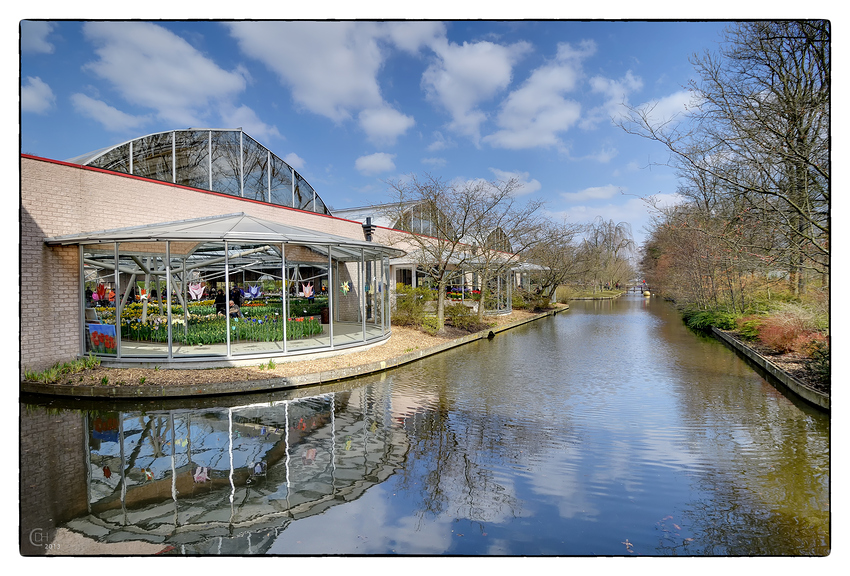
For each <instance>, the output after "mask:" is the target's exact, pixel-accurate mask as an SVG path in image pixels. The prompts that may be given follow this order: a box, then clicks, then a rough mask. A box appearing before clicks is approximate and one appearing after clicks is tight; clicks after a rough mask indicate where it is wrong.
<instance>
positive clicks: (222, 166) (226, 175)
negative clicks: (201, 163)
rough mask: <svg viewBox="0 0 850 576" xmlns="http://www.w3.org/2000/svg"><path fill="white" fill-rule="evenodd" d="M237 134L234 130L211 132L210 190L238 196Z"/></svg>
mask: <svg viewBox="0 0 850 576" xmlns="http://www.w3.org/2000/svg"><path fill="white" fill-rule="evenodd" d="M239 134H240V132H235V131H213V133H212V185H211V186H210V190H212V191H213V192H221V193H222V194H231V195H233V196H240V195H241V193H242V191H241V185H240V174H241V172H240V169H239V158H240V156H239Z"/></svg>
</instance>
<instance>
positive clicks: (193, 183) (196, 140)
mask: <svg viewBox="0 0 850 576" xmlns="http://www.w3.org/2000/svg"><path fill="white" fill-rule="evenodd" d="M69 162H76V163H79V164H83V165H85V166H93V167H96V168H103V169H105V170H112V171H114V172H121V173H124V174H133V175H135V176H142V177H144V178H151V179H153V180H159V181H162V182H172V183H175V184H180V185H182V186H190V187H192V188H199V189H202V190H210V191H212V192H219V193H222V194H230V195H232V196H238V197H241V198H249V199H251V200H258V201H261V202H268V203H270V204H276V205H279V206H288V207H292V208H298V209H299V210H306V211H308V212H316V213H319V214H330V211H329V210H328V208H327V205H326V204H325V203H324V202H323V201H322V199H321V197H319V195H318V194H317V193H316V191H315V190H314V189H313V187H312V186H310V184H309V183H308V182H307V181H306V180H305V179H304V178H303V177H302V176H301V175H300V174H298V173H297V172H295V170H293V168H292V167H291V166H289V165H288V164H287V163H286V162H284V161H283V160H281V159H280V158H278V157H277V156H276V155H275V154H274V153H272V152H271V151H270V150H269V149H268V148H266V147H265V146H263V145H262V144H260V143H259V142H257V141H256V140H254V139H253V138H251V137H250V136H248V135H247V134H245V133H244V132H243V131H242V130H201V129H189V130H171V131H168V132H159V133H157V134H150V135H148V136H143V137H141V138H136V139H134V140H131V141H130V142H125V143H123V144H119V145H117V146H114V147H111V148H108V149H106V150H101V151H98V152H93V153H90V154H86V155H83V156H79V157H77V158H73V159H71V160H69Z"/></svg>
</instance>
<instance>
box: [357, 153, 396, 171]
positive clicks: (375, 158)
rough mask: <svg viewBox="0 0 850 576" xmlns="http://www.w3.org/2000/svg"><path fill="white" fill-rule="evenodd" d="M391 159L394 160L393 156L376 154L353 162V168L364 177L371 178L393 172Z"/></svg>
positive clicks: (393, 167) (393, 165)
mask: <svg viewBox="0 0 850 576" xmlns="http://www.w3.org/2000/svg"><path fill="white" fill-rule="evenodd" d="M393 158H395V154H387V153H385V152H377V153H375V154H370V155H369V156H361V157H360V158H358V159H357V160H356V161H355V162H354V167H355V168H357V171H358V172H360V173H361V174H363V175H364V176H372V175H375V174H380V173H381V172H389V171H390V170H395V163H394V162H393Z"/></svg>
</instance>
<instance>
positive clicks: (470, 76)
mask: <svg viewBox="0 0 850 576" xmlns="http://www.w3.org/2000/svg"><path fill="white" fill-rule="evenodd" d="M432 48H433V50H434V51H435V52H436V54H437V59H436V60H435V61H434V62H433V63H432V64H431V65H430V66H428V68H427V69H426V70H425V72H424V74H423V75H422V87H423V89H425V91H426V93H427V95H428V98H429V99H430V100H432V101H433V102H436V103H437V104H439V105H441V106H442V107H443V108H445V109H446V110H447V111H448V113H449V114H450V115H451V118H452V120H451V122H450V124H449V128H450V129H452V130H453V131H455V132H457V133H459V134H461V135H463V136H466V137H468V138H470V139H471V140H472V141H473V142H474V143H475V144H476V145H477V144H478V141H479V139H480V133H481V124H482V123H483V122H484V121H485V120H486V115H485V114H484V112H482V111H481V110H480V109H479V108H478V105H479V104H480V103H482V102H484V101H486V100H489V99H490V98H492V97H493V96H495V95H496V94H497V93H498V92H500V91H501V90H504V89H505V88H507V87H508V85H510V82H511V78H512V70H513V66H514V64H515V63H516V62H517V61H518V60H519V59H520V58H522V57H523V56H524V55H525V54H527V53H528V52H530V51H531V49H532V47H531V44H529V43H528V42H518V43H516V44H511V45H509V46H502V45H500V44H494V43H492V42H475V43H467V42H464V43H463V44H462V45H461V44H454V43H451V42H448V41H442V42H435V43H433V44H432Z"/></svg>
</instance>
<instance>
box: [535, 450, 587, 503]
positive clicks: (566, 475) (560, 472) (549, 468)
mask: <svg viewBox="0 0 850 576" xmlns="http://www.w3.org/2000/svg"><path fill="white" fill-rule="evenodd" d="M582 454H583V450H579V449H578V447H577V446H575V445H572V444H561V445H560V446H555V445H553V446H552V449H551V450H549V451H548V452H547V453H545V454H541V455H539V456H538V458H537V464H536V465H535V468H534V471H533V473H532V474H530V475H529V480H530V482H529V484H530V485H531V488H532V490H533V491H534V493H535V494H539V495H541V496H553V497H554V498H555V502H553V504H554V505H555V506H556V507H557V508H558V514H559V515H560V516H561V518H575V517H582V518H584V519H594V518H595V517H597V516H599V509H598V508H596V506H594V505H593V500H594V498H593V496H592V495H591V494H589V491H588V488H589V486H590V485H591V484H593V479H590V480H589V479H588V478H586V477H584V476H583V474H582V471H583V470H584V468H583V467H582V466H580V465H578V464H577V462H578V461H579V459H581V458H582Z"/></svg>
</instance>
